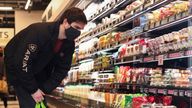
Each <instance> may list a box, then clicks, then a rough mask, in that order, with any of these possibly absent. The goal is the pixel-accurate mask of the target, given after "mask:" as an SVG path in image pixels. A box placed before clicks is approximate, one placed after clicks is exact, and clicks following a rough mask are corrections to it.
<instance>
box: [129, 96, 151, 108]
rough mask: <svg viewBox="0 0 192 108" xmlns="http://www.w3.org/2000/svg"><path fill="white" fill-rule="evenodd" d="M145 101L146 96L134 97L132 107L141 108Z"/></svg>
mask: <svg viewBox="0 0 192 108" xmlns="http://www.w3.org/2000/svg"><path fill="white" fill-rule="evenodd" d="M147 103H148V101H147V97H135V98H133V104H132V108H141V106H142V105H143V104H147Z"/></svg>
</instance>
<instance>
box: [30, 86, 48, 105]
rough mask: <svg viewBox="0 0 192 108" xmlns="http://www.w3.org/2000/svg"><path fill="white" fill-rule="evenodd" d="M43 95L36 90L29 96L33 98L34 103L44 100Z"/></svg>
mask: <svg viewBox="0 0 192 108" xmlns="http://www.w3.org/2000/svg"><path fill="white" fill-rule="evenodd" d="M44 95H45V94H44V93H43V92H42V91H41V90H40V89H38V90H37V91H36V92H35V93H34V94H32V95H31V96H32V97H33V99H34V100H35V102H36V103H38V102H41V101H43V100H44V97H43V96H44Z"/></svg>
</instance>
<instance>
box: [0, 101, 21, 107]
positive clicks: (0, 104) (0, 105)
mask: <svg viewBox="0 0 192 108" xmlns="http://www.w3.org/2000/svg"><path fill="white" fill-rule="evenodd" d="M0 108H4V105H3V102H2V101H0ZM7 108H19V105H18V101H8V107H7Z"/></svg>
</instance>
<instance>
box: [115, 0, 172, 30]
mask: <svg viewBox="0 0 192 108" xmlns="http://www.w3.org/2000/svg"><path fill="white" fill-rule="evenodd" d="M171 1H173V0H163V1H162V2H160V3H157V4H154V5H153V6H150V7H149V8H147V9H146V10H143V11H141V12H139V13H136V14H134V15H133V16H131V17H129V18H127V19H125V20H123V21H121V22H120V23H118V24H116V25H114V27H118V26H123V25H126V24H128V23H129V22H130V21H132V20H133V19H134V18H136V17H139V16H141V15H143V14H144V13H146V12H148V11H150V10H152V9H155V8H157V7H160V6H162V5H164V4H166V3H170V2H171Z"/></svg>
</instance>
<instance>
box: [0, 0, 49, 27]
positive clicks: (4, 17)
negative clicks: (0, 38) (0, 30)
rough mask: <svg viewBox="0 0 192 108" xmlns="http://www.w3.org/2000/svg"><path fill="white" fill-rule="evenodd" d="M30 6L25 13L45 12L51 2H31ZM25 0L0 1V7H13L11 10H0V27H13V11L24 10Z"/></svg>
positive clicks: (35, 0) (44, 0) (45, 0)
mask: <svg viewBox="0 0 192 108" xmlns="http://www.w3.org/2000/svg"><path fill="white" fill-rule="evenodd" d="M31 1H32V6H31V7H29V9H28V10H26V11H29V12H30V11H35V10H45V8H46V7H47V5H48V4H49V3H50V1H51V0H31ZM26 3H27V0H0V7H13V10H9V11H5V10H0V27H11V28H12V27H14V21H15V18H14V13H15V12H14V10H25V9H24V8H25V5H26Z"/></svg>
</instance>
